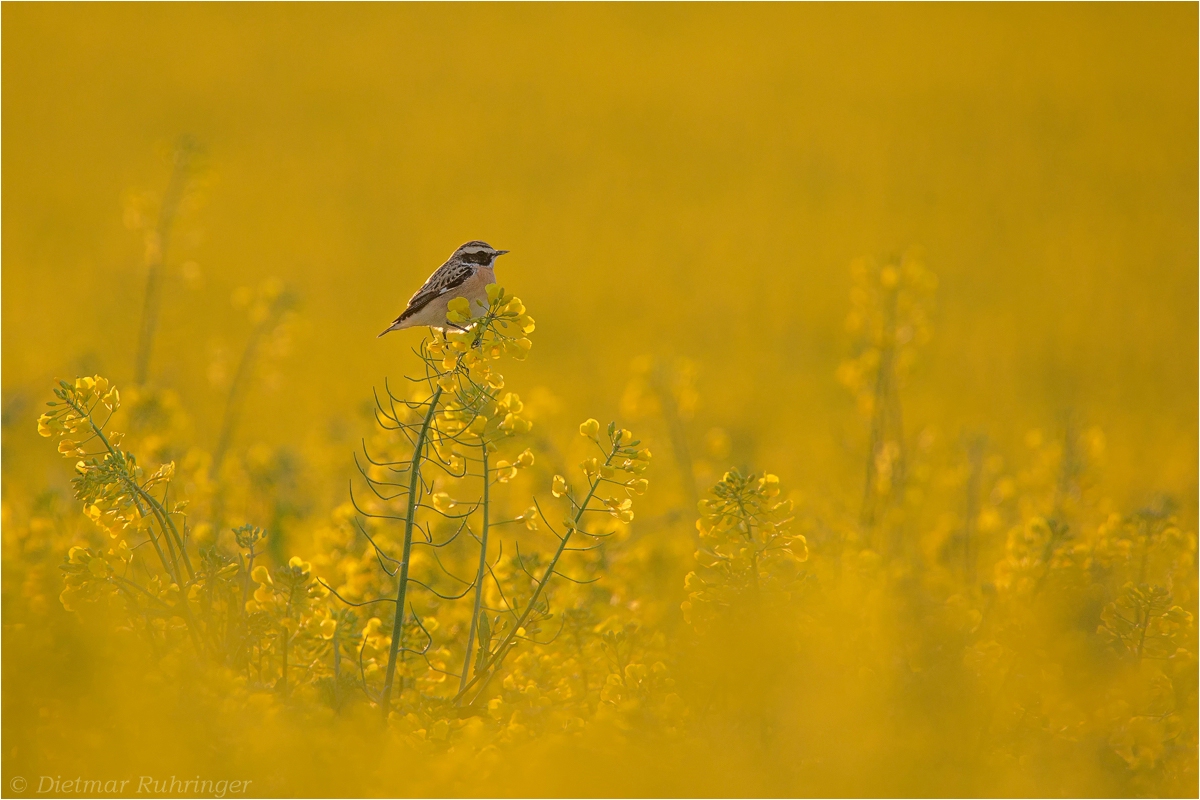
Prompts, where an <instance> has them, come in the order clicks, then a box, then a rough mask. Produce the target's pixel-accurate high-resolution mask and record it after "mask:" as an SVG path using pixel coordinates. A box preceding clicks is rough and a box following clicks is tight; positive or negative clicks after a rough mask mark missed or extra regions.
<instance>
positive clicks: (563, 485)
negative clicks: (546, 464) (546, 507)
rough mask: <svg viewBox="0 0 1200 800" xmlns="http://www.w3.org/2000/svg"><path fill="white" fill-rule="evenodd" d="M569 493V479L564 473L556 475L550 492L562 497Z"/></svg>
mask: <svg viewBox="0 0 1200 800" xmlns="http://www.w3.org/2000/svg"><path fill="white" fill-rule="evenodd" d="M566 493H567V479H566V478H564V477H563V476H562V475H555V476H554V480H553V481H552V482H551V484H550V494H552V495H554V496H555V497H562V496H563V495H564V494H566Z"/></svg>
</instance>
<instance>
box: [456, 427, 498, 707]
mask: <svg viewBox="0 0 1200 800" xmlns="http://www.w3.org/2000/svg"><path fill="white" fill-rule="evenodd" d="M482 450H483V530H482V531H481V533H480V535H479V570H478V571H477V572H476V573H475V608H474V610H473V611H472V612H471V628H470V630H469V631H468V632H467V653H466V655H465V656H463V667H462V675H460V676H459V679H458V695H457V699H456V700H455V702H460V701H461V698H462V694H463V692H464V691H465V689H466V686H467V675H468V674H469V673H470V671H471V653H472V652H474V650H475V631H476V629H477V628H478V626H479V611H480V609H481V608H482V607H483V576H484V572H485V571H486V570H487V545H488V490H489V488H490V487H491V479H492V476H491V473H490V472H489V471H488V450H487V442H484V443H483V446H482Z"/></svg>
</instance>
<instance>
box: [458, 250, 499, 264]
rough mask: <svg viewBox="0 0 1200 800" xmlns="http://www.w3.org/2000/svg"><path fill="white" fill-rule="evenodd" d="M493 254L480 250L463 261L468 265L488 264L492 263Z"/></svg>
mask: <svg viewBox="0 0 1200 800" xmlns="http://www.w3.org/2000/svg"><path fill="white" fill-rule="evenodd" d="M491 260H492V254H491V253H489V252H488V251H486V250H480V251H478V252H475V253H467V254H466V255H464V256H463V261H466V262H467V263H468V264H487V263H489V262H491Z"/></svg>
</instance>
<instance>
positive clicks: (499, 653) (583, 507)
mask: <svg viewBox="0 0 1200 800" xmlns="http://www.w3.org/2000/svg"><path fill="white" fill-rule="evenodd" d="M619 449H620V445H619V444H617V443H615V442H614V443H613V445H612V449H611V450H610V451H609V452H608V455H607V456H606V457H605V459H604V466H606V467H607V466H608V465H609V464H611V463H612V460H613V456H615V455H616V454H617V450H619ZM601 482H602V479H601V477H600V474H599V473H597V475H596V479H595V480H594V481H592V484H591V486H590V487H588V493H587V496H586V497H585V498H583V502H582V503H580V504H579V506H578V508H579V510H578V511H576V512H575V519H574V520H573V522H572V524H571V527H570V528H568V529H567V530H566V531H565V532H564V533H563V535H562V539H561V540H560V541H559V543H558V550H556V551H555V552H554V558H552V559H550V564H549V565H548V566H547V567H546V570H545V572H543V573H542V579H541V580H539V581H538V582H537V586H536V587H535V588H534V590H533V596H532V597H530V598H529V603H528V604H527V605H526V606H525V610H524V611H522V612H521V616H520V617H519V618H518V619H517V621H516V623H515V624H514V625H513V626H512V628H510V629H509V631H508V634H507V635H506V636H505V637H504V639H503V640H502V641H501V642H500V646H499V647H497V648H496V651H495V653H493V654H492V657H491V659H489V660H488V662H487V663H485V664H484V665H483V668H482V670H481V671H479V672H476V673H475V677H474V678H472V679H471V680H470V681H468V682H467V685H466V686H464V687H463V688H462V689H460V690H459V691H458V694H456V695H455V696H454V702H456V703H457V702H458V701H459V700H460V699H461V698H462V696H463V695H464V694H466V692H467V690H468V689H470V688H471V687H472V686H474V685H475V684H476V683H478V682H479V681H480V679H481V678H488V679H490V678H491V676H492V675H494V674H495V673H496V670H498V669H499V668H500V665H501V664H502V663H503V662H504V656H505V655H506V654H507V651H508V648H509V647H510V646H511V645H512V643H513V640H514V639H516V638H517V631H519V630H521V628H522V627H523V626H524V625H525V621H526V620H527V619H529V615H530V614H532V613H533V609H534V607H535V606H536V605H537V601H538V599H539V598H540V597H541V596H542V590H544V589H545V588H546V584H547V583H549V582H550V578H551V576H552V575H554V568H555V567H557V566H558V560H559V559H560V558H562V554H563V552H564V551H565V550H566V549H567V542H569V541H571V534H572V533H574V532H575V529H576V528H578V527H579V522H580V520H581V519H583V514H584V512H585V511H587V507H588V503H590V502H591V500H592V496H593V495H595V494H596V490H597V489H598V488H600V484H601ZM486 688H487V682H486V681H485V682H484V684H483V685H482V686H480V687H479V691H478V692H477V693H476V696H477V697H478V695H479V694H482V693H483V690H484V689H486Z"/></svg>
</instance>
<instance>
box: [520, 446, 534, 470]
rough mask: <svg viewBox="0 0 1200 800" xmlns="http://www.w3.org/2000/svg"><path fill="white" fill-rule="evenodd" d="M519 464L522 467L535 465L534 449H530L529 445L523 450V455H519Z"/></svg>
mask: <svg viewBox="0 0 1200 800" xmlns="http://www.w3.org/2000/svg"><path fill="white" fill-rule="evenodd" d="M517 464H518V466H521V467H532V466H533V451H532V450H530V449H529V448H528V447H526V448H525V449H524V450H523V451H522V452H521V455H519V456H517Z"/></svg>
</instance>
